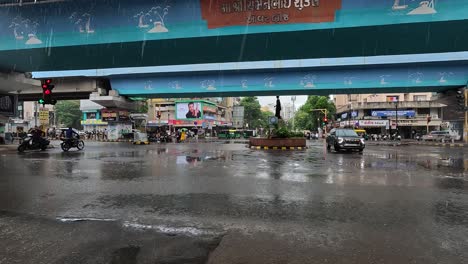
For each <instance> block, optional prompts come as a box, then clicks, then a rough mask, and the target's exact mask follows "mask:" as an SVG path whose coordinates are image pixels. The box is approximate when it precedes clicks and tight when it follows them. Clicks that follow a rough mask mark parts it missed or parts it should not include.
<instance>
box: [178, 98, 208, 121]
mask: <svg viewBox="0 0 468 264" xmlns="http://www.w3.org/2000/svg"><path fill="white" fill-rule="evenodd" d="M202 117H203V113H202V104H201V103H200V102H181V103H177V104H176V119H178V120H183V119H201V118H202Z"/></svg>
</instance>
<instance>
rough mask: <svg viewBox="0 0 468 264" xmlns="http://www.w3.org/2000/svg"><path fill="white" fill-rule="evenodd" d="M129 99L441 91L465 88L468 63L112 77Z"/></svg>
mask: <svg viewBox="0 0 468 264" xmlns="http://www.w3.org/2000/svg"><path fill="white" fill-rule="evenodd" d="M109 79H110V84H111V87H112V89H114V90H117V91H119V93H120V95H124V96H129V97H159V98H168V97H204V96H205V97H206V96H246V95H259V96H261V95H329V94H360V93H388V92H398V93H409V92H441V91H445V90H449V89H454V88H458V87H462V86H465V85H466V84H467V82H468V62H467V61H452V62H435V63H397V64H383V65H360V66H339V67H338V66H337V67H323V66H322V67H312V68H296V69H291V68H289V69H285V68H275V69H267V70H266V69H263V70H254V71H252V70H244V71H242V70H239V71H232V70H231V71H205V72H186V73H153V74H129V75H120V76H110V77H109Z"/></svg>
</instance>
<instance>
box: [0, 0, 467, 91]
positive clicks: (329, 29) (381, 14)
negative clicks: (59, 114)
mask: <svg viewBox="0 0 468 264" xmlns="http://www.w3.org/2000/svg"><path fill="white" fill-rule="evenodd" d="M20 2H21V3H20ZM257 2H258V1H252V0H245V1H234V0H218V1H210V0H197V1H195V0H192V1H166V2H164V4H162V3H159V2H157V3H153V2H148V1H143V0H132V1H130V0H109V1H106V2H102V1H96V0H86V1H84V0H76V1H67V0H53V1H50V0H44V1H26V0H24V1H7V0H2V1H0V69H2V71H3V72H5V73H4V74H7V75H9V74H11V72H14V74H17V73H26V76H32V77H33V78H36V79H41V78H54V79H56V80H59V84H58V85H57V86H56V91H55V93H60V92H63V93H64V94H73V93H74V96H75V97H80V98H81V97H86V96H87V95H88V94H89V93H91V92H98V91H103V90H104V91H107V90H109V89H114V90H117V91H118V92H119V93H120V94H121V95H125V96H143V97H168V96H171V97H183V96H188V95H192V96H211V95H217V96H229V95H248V94H255V95H270V94H329V93H334V94H339V93H368V92H389V91H408V92H411V91H434V92H438V91H443V90H447V89H452V88H456V87H460V86H464V85H466V83H467V79H468V78H467V74H466V73H467V72H468V71H467V70H466V62H467V58H468V56H467V53H466V51H467V49H468V48H467V44H466V43H468V35H467V34H466V32H467V31H468V23H467V18H468V15H467V14H468V12H467V11H468V2H467V1H464V0H447V1H437V2H435V1H422V2H421V1H412V2H410V3H406V4H405V5H399V4H398V3H397V2H398V1H395V2H394V1H388V0H360V1H354V0H329V1H290V0H283V1H268V0H264V1H262V4H261V5H260V4H258V3H257ZM333 58H334V59H333ZM26 88H27V87H26ZM26 88H24V89H17V87H16V85H15V84H14V83H13V84H10V85H6V87H5V85H3V86H2V87H1V88H0V89H1V91H7V92H17V91H19V90H21V91H22V93H23V94H25V93H26V92H25V90H27V89H26ZM29 88H31V87H29ZM36 91H37V93H36V94H40V89H37V90H36ZM27 93H33V94H34V87H32V88H31V89H29V92H27ZM25 98H29V99H31V98H34V95H32V96H25ZM64 98H65V95H64Z"/></svg>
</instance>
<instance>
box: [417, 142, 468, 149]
mask: <svg viewBox="0 0 468 264" xmlns="http://www.w3.org/2000/svg"><path fill="white" fill-rule="evenodd" d="M418 146H432V147H450V148H463V147H465V144H463V143H433V144H418Z"/></svg>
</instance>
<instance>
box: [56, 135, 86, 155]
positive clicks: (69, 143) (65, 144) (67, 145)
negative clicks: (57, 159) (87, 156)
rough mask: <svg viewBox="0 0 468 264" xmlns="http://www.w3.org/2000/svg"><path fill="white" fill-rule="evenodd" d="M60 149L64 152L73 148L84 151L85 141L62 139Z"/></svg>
mask: <svg viewBox="0 0 468 264" xmlns="http://www.w3.org/2000/svg"><path fill="white" fill-rule="evenodd" d="M60 147H61V148H62V150H63V151H65V152H67V151H69V150H70V149H71V148H77V149H78V150H83V149H84V147H85V144H84V141H83V140H81V139H80V138H79V137H78V138H72V139H69V138H62V143H60Z"/></svg>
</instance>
